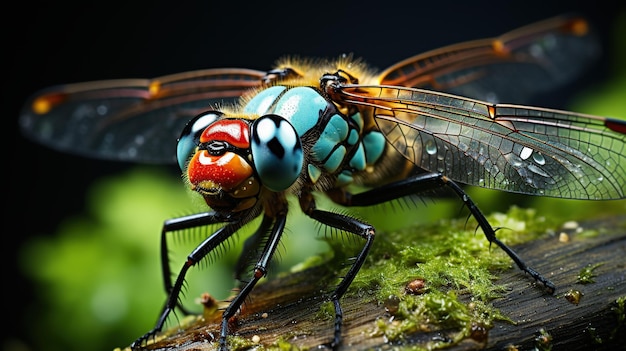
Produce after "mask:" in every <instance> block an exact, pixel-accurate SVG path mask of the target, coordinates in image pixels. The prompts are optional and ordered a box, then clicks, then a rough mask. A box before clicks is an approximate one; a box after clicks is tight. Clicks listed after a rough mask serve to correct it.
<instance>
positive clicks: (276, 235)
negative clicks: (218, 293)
mask: <svg viewBox="0 0 626 351" xmlns="http://www.w3.org/2000/svg"><path fill="white" fill-rule="evenodd" d="M286 218H287V217H286V213H285V214H282V215H279V216H277V217H276V220H275V223H274V226H273V227H272V231H271V232H270V233H269V236H268V240H267V242H266V243H265V247H264V248H263V253H261V256H260V257H259V260H258V261H257V263H256V265H255V267H254V271H253V274H252V279H251V280H250V281H248V282H247V283H246V284H245V285H244V286H243V288H242V289H241V290H240V291H239V293H238V294H237V296H236V297H235V298H234V299H233V300H232V301H231V302H230V304H229V305H228V307H226V309H225V310H224V313H223V314H222V326H221V330H220V339H219V350H220V351H226V350H228V346H227V344H226V337H227V336H228V323H229V320H230V319H231V318H232V317H233V316H234V315H235V314H236V313H237V311H239V308H240V307H241V305H242V304H243V302H244V301H245V299H246V297H248V295H249V294H250V292H251V291H252V289H253V288H254V286H255V285H256V283H258V281H259V280H260V279H261V278H263V277H264V276H265V275H266V274H267V266H268V264H269V262H270V260H271V259H272V256H273V255H274V252H276V248H277V247H278V243H279V242H280V238H281V236H282V234H283V231H284V230H285V222H286Z"/></svg>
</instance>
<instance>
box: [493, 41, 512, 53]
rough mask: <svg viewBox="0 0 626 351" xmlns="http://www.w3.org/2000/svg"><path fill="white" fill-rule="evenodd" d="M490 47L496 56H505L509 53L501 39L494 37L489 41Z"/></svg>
mask: <svg viewBox="0 0 626 351" xmlns="http://www.w3.org/2000/svg"><path fill="white" fill-rule="evenodd" d="M491 48H492V49H493V51H494V52H495V53H496V55H498V56H507V55H509V50H508V49H507V48H506V46H505V45H504V43H503V42H502V40H500V39H496V40H494V41H493V42H492V43H491Z"/></svg>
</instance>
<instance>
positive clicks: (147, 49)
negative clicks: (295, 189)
mask: <svg viewBox="0 0 626 351" xmlns="http://www.w3.org/2000/svg"><path fill="white" fill-rule="evenodd" d="M492 3H493V4H492ZM610 3H618V1H568V2H564V1H555V2H550V1H545V0H543V1H536V0H530V1H523V2H521V1H520V2H504V1H502V2H501V3H497V5H494V4H496V2H488V1H428V2H422V1H415V2H409V1H376V2H372V4H369V3H368V2H367V1H345V2H340V1H334V2H332V3H330V4H328V3H324V2H312V1H310V2H297V1H291V2H285V3H272V2H265V1H263V2H254V3H249V2H236V1H220V2H219V3H218V2H209V1H207V2H198V3H195V2H189V3H187V2H184V1H177V2H171V3H170V2H168V3H158V2H154V3H153V2H145V3H141V4H139V3H136V2H133V1H125V2H117V1H114V2H110V1H107V2H95V3H87V2H85V3H82V2H41V1H35V2H32V1H23V2H21V3H18V4H15V5H16V7H15V8H13V9H11V10H9V9H8V8H7V7H5V9H4V10H3V12H4V16H3V17H4V19H3V20H2V27H3V28H2V36H3V37H4V40H3V41H2V43H3V50H2V51H3V53H2V54H1V55H2V56H3V62H4V65H3V66H4V70H5V72H6V75H5V78H4V79H3V80H2V82H1V83H0V84H1V85H2V89H3V92H2V99H3V106H4V108H3V110H4V111H5V112H4V114H5V116H4V120H5V121H7V127H6V128H5V129H4V130H5V131H6V132H7V133H6V134H5V137H6V138H8V140H9V141H10V142H7V144H4V145H5V146H4V147H5V151H6V153H5V157H6V158H7V159H8V160H11V161H12V162H11V163H8V164H5V167H3V169H4V171H3V172H4V173H5V174H6V175H8V177H5V178H4V179H5V181H4V182H5V183H4V187H5V189H8V194H9V198H8V201H5V207H4V208H5V210H4V211H8V216H5V217H4V218H5V220H4V223H5V224H4V230H3V232H4V243H3V245H2V247H3V253H2V257H3V259H4V260H6V262H5V263H4V264H3V271H4V276H3V277H2V279H3V282H4V283H3V287H4V288H3V289H2V290H3V298H2V303H3V307H4V308H3V313H4V317H5V318H6V319H9V320H11V321H12V322H11V323H9V324H8V326H7V325H6V324H5V326H4V327H3V331H2V332H3V333H7V335H8V336H11V337H12V338H18V339H23V340H27V334H26V333H25V332H24V330H25V328H27V327H28V323H27V321H22V320H21V319H20V311H21V307H22V306H23V305H24V304H25V303H26V302H27V301H29V300H30V299H32V298H33V292H32V285H31V283H30V282H28V281H27V280H26V279H25V278H23V277H21V275H20V272H19V270H18V268H17V265H16V263H15V262H16V254H17V252H18V250H19V248H20V246H21V244H22V243H23V242H25V241H26V240H29V239H32V238H33V237H36V236H40V235H50V234H48V233H53V232H54V231H55V228H56V227H57V225H58V224H59V222H60V221H61V220H62V219H63V218H66V217H67V216H68V215H69V214H71V213H75V212H79V211H81V209H82V208H83V206H84V200H85V199H84V193H85V191H86V189H87V188H88V187H89V185H90V184H92V183H93V182H94V181H95V180H96V179H97V178H98V177H102V176H105V175H110V174H113V173H115V172H119V171H121V170H124V169H126V168H127V167H128V166H129V165H126V164H122V163H115V162H106V161H99V160H88V159H83V158H80V157H76V156H72V155H65V154H60V153H57V152H54V151H51V150H49V149H46V148H45V147H41V146H39V145H36V144H33V143H31V142H30V141H28V140H25V139H24V138H22V137H21V135H20V134H19V130H18V128H17V118H18V115H19V110H20V108H21V105H22V103H23V101H24V100H25V99H26V98H27V97H28V96H29V95H30V94H32V93H34V92H35V91H37V90H38V89H41V88H44V87H47V86H50V85H56V84H62V83H70V82H79V81H88V80H97V79H110V78H152V77H156V76H160V75H165V74H170V73H177V72H182V71H187V70H195V69H202V68H211V67H248V68H254V69H261V70H264V69H268V68H270V67H271V65H272V64H273V62H274V61H275V60H276V59H277V58H279V57H281V56H283V55H287V54H298V55H301V56H323V57H335V56H338V55H340V54H342V53H351V52H352V53H354V54H355V55H356V56H360V57H364V58H365V59H366V61H367V62H369V63H370V64H371V65H373V66H375V67H378V68H379V69H383V68H385V67H387V66H388V65H391V64H393V63H394V62H396V61H399V60H401V59H404V58H406V57H409V56H411V55H414V54H417V53H420V52H422V51H425V50H428V49H433V48H436V47H439V46H442V45H447V44H452V43H455V42H459V41H465V40H470V39H477V38H481V37H489V36H495V35H498V34H500V33H503V32H505V31H508V30H511V29H514V28H516V27H519V26H522V25H526V24H529V23H532V22H534V21H538V20H542V19H545V18H547V17H551V16H554V15H558V14H562V13H568V12H575V13H580V14H582V15H585V16H587V17H588V18H589V19H590V20H591V22H592V23H593V24H594V25H595V26H596V29H597V30H598V32H599V33H600V38H601V40H603V44H604V46H605V49H606V50H607V51H608V55H606V57H610V56H611V52H610V50H612V48H611V46H610V42H609V38H610V37H609V35H610V31H611V29H612V26H613V25H614V23H615V21H616V18H617V16H618V14H619V13H620V11H621V12H622V14H623V8H621V9H620V8H618V7H617V6H618V5H609V4H610ZM408 4H410V5H408ZM606 57H605V58H604V59H603V61H601V62H599V63H598V64H597V65H596V66H595V67H594V68H593V70H591V71H590V72H589V73H588V74H587V75H585V76H584V77H582V78H581V80H579V81H578V82H577V83H576V84H573V85H572V86H570V87H568V88H567V89H563V91H562V92H561V93H559V94H555V95H553V96H551V97H550V98H551V100H549V104H550V106H549V107H556V108H559V107H563V105H564V104H566V103H567V101H568V100H567V99H568V97H571V93H573V92H574V91H578V90H580V89H584V88H585V87H588V86H591V85H592V84H594V83H596V82H600V81H602V80H605V79H607V76H608V73H609V70H608V65H609V63H608V61H607V59H606ZM544 105H545V104H544ZM8 160H7V161H8ZM173 171H175V170H173ZM155 240H158V238H157V234H156V233H155ZM31 259H32V260H37V257H32V258H31ZM155 264H156V263H155Z"/></svg>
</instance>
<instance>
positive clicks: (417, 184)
mask: <svg viewBox="0 0 626 351" xmlns="http://www.w3.org/2000/svg"><path fill="white" fill-rule="evenodd" d="M444 186H447V187H448V188H450V189H452V190H453V191H454V193H455V194H456V195H457V196H458V197H459V198H461V200H462V201H463V203H464V204H465V206H467V208H468V209H469V211H470V213H471V214H472V216H474V218H476V221H477V222H478V225H479V226H480V227H481V228H482V230H483V232H484V233H485V236H486V237H487V240H489V242H490V243H495V244H496V245H498V246H499V247H500V248H501V249H502V250H503V251H504V252H505V253H506V254H507V255H508V256H509V257H510V258H511V259H512V260H513V261H514V262H515V263H516V264H517V266H518V267H519V268H520V269H521V270H522V271H524V272H526V273H528V274H529V275H530V276H531V277H533V278H534V279H535V280H537V281H539V282H541V283H542V284H543V285H544V286H545V288H546V289H547V291H548V292H549V293H550V294H553V293H554V291H555V289H556V287H555V285H554V284H553V283H552V282H551V281H550V280H548V279H546V278H545V277H543V276H542V275H541V274H540V273H539V272H537V271H536V270H534V269H533V268H531V267H529V266H528V265H526V263H524V261H523V260H522V259H521V258H520V257H519V256H518V255H517V253H515V251H513V250H512V249H511V248H510V247H508V246H506V245H505V244H504V243H503V242H501V241H500V240H499V239H498V238H497V237H496V232H495V230H494V229H493V228H492V227H491V224H489V221H487V218H485V215H484V214H483V213H482V212H481V211H480V209H479V208H478V206H476V204H475V203H474V201H473V200H472V199H471V198H470V197H469V195H467V193H465V191H464V190H463V189H462V188H461V187H460V186H459V185H458V184H457V183H455V182H454V181H452V180H451V179H450V178H448V177H446V176H444V175H443V174H441V173H424V174H419V175H416V176H413V177H409V178H406V179H403V180H400V181H397V182H393V183H390V184H386V185H383V186H381V187H378V188H375V189H371V190H368V191H365V192H363V193H359V194H350V193H347V192H342V191H335V192H333V193H332V194H330V195H331V198H332V199H333V200H334V201H335V202H337V203H339V204H341V205H344V206H370V205H375V204H380V203H383V202H387V201H390V200H394V199H398V198H400V197H403V196H407V195H410V194H416V193H419V192H423V191H428V190H432V189H434V188H441V187H444Z"/></svg>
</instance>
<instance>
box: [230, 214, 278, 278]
mask: <svg viewBox="0 0 626 351" xmlns="http://www.w3.org/2000/svg"><path fill="white" fill-rule="evenodd" d="M273 221H274V220H273V219H272V218H271V217H270V216H267V215H265V216H263V220H262V221H261V224H260V225H259V227H258V228H257V229H256V231H255V232H254V233H253V234H252V235H250V236H249V237H248V238H246V240H245V241H244V243H243V249H242V250H241V255H239V259H238V260H237V264H236V265H235V279H237V280H240V279H241V277H242V275H243V273H244V271H245V270H246V269H248V268H250V263H251V262H252V260H253V258H252V257H257V255H258V252H257V248H258V247H260V246H261V244H262V243H263V240H265V239H266V238H267V236H268V235H269V232H268V231H269V229H270V227H271V225H272V223H273Z"/></svg>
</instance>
